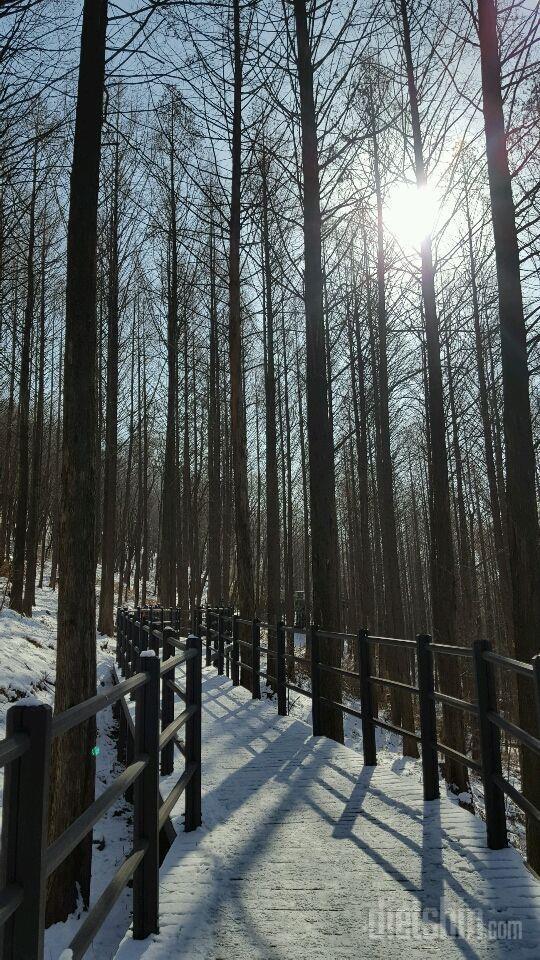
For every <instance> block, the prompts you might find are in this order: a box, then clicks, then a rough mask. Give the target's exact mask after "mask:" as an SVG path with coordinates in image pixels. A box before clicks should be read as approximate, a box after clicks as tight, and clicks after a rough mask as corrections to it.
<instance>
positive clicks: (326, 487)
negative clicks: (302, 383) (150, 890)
mask: <svg viewBox="0 0 540 960" xmlns="http://www.w3.org/2000/svg"><path fill="white" fill-rule="evenodd" d="M294 16H295V23H296V41H297V52H298V82H299V89H300V118H301V128H302V172H303V201H304V259H305V277H304V297H305V308H306V392H307V434H308V453H309V464H310V471H309V497H310V516H311V566H312V584H313V619H314V622H315V624H316V626H318V627H319V628H320V629H326V630H333V631H338V630H339V627H340V599H339V549H338V536H337V516H336V497H335V465H334V447H333V443H332V431H331V424H330V419H329V414H328V380H327V372H326V356H325V341H324V337H325V332H324V318H323V274H322V260H321V197H320V183H319V157H318V144H317V122H316V113H315V99H314V92H313V64H312V58H311V49H310V41H309V31H308V21H307V10H306V2H305V0H294ZM321 659H322V661H323V662H326V663H328V664H333V665H336V666H337V665H339V663H340V661H341V648H340V645H339V644H338V643H336V642H335V641H333V640H328V639H322V642H321ZM321 692H322V694H323V695H324V696H325V697H327V698H328V699H329V700H335V701H339V699H340V695H341V683H340V681H339V678H338V676H337V675H335V674H331V673H328V672H326V671H324V672H322V671H321ZM321 727H322V733H324V734H325V735H326V736H329V737H332V738H333V739H334V740H337V741H339V742H342V741H343V717H342V713H341V711H340V710H337V709H335V708H333V707H331V706H330V704H326V706H325V707H324V708H323V710H322V723H321Z"/></svg>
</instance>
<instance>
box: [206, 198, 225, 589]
mask: <svg viewBox="0 0 540 960" xmlns="http://www.w3.org/2000/svg"><path fill="white" fill-rule="evenodd" d="M209 259H210V373H209V399H208V603H209V604H210V606H212V607H215V606H217V605H218V604H219V603H221V601H222V599H223V597H222V592H223V587H222V584H223V575H222V569H221V567H222V549H221V537H222V498H221V400H220V363H219V342H218V317H217V297H216V238H215V227H214V220H213V211H212V220H211V223H210V250H209Z"/></svg>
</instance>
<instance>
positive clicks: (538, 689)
mask: <svg viewBox="0 0 540 960" xmlns="http://www.w3.org/2000/svg"><path fill="white" fill-rule="evenodd" d="M532 668H533V680H534V696H535V700H536V716H537V720H538V732H539V733H540V653H538V654H537V655H536V656H535V657H533V658H532Z"/></svg>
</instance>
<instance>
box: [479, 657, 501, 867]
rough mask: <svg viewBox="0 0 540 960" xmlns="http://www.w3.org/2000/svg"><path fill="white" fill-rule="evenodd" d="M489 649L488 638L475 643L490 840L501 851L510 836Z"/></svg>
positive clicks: (488, 838) (487, 828)
mask: <svg viewBox="0 0 540 960" xmlns="http://www.w3.org/2000/svg"><path fill="white" fill-rule="evenodd" d="M489 650H491V644H490V643H488V641H487V640H475V642H474V643H473V661H474V675H475V680H476V696H477V701H478V725H479V728H480V754H481V758H482V779H483V782H484V805H485V809H486V830H487V841H488V847H489V848H490V850H501V849H502V848H503V847H506V846H508V836H507V833H506V812H505V807H504V793H503V791H502V790H501V788H500V787H499V786H497V784H496V783H495V780H494V778H495V777H496V776H499V777H500V776H502V763H501V737H500V732H499V729H498V727H496V726H495V725H494V724H493V723H491V721H490V720H489V718H488V714H489V713H490V711H495V712H496V710H497V694H496V689H495V678H494V676H493V670H492V667H491V664H490V663H488V661H487V660H485V659H484V653H486V652H487V651H489Z"/></svg>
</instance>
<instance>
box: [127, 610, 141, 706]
mask: <svg viewBox="0 0 540 960" xmlns="http://www.w3.org/2000/svg"><path fill="white" fill-rule="evenodd" d="M135 617H136V620H135V623H134V624H133V642H134V644H135V647H136V649H135V650H134V654H133V673H138V672H139V670H140V669H141V653H142V652H143V649H144V646H143V644H144V630H143V624H142V616H141V608H140V607H137V608H136V611H135ZM129 698H130V700H136V699H137V691H136V690H135V691H132V692H131V693H130V695H129Z"/></svg>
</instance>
